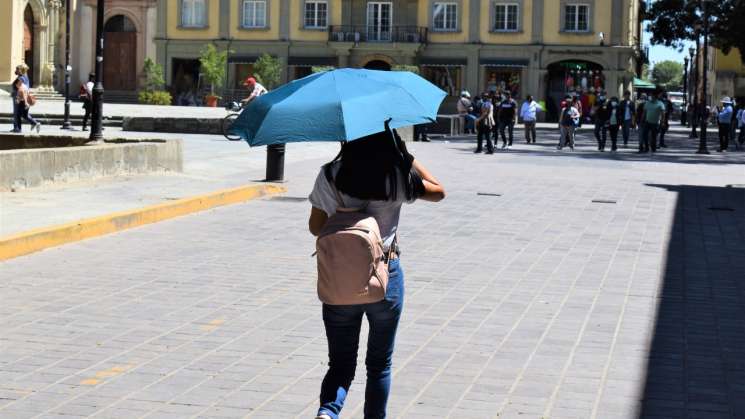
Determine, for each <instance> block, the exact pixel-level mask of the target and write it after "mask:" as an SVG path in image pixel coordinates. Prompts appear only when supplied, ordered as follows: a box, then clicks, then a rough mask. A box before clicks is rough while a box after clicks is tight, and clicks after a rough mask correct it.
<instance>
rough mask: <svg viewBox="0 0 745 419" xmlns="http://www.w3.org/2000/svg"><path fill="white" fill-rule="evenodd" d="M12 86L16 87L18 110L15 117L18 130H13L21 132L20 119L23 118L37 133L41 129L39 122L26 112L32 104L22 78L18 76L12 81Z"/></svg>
mask: <svg viewBox="0 0 745 419" xmlns="http://www.w3.org/2000/svg"><path fill="white" fill-rule="evenodd" d="M13 86H14V87H15V88H16V89H17V93H16V98H15V102H16V107H17V111H18V114H17V118H16V124H17V125H18V131H15V132H21V120H22V119H25V120H26V121H28V122H29V123H30V124H31V125H32V127H31V129H32V130H34V129H35V130H36V133H37V134H38V133H39V131H40V130H41V124H40V123H39V122H38V121H36V120H35V119H34V118H33V117H32V116H31V115H29V113H28V110H29V108H30V107H31V105H32V104H33V103H32V101H31V100H32V99H31V95H30V93H29V90H28V87H27V86H26V85H25V84H24V83H23V80H21V78H20V77H19V78H17V79H16V80H15V81H14V82H13Z"/></svg>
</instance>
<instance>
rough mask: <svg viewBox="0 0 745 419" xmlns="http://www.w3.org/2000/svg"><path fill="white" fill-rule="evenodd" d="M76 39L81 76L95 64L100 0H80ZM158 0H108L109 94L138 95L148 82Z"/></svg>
mask: <svg viewBox="0 0 745 419" xmlns="http://www.w3.org/2000/svg"><path fill="white" fill-rule="evenodd" d="M78 2H79V3H80V5H79V7H78V9H77V11H76V22H78V25H77V27H76V31H75V41H74V42H73V45H76V46H77V48H78V49H79V54H78V55H79V57H80V62H79V67H78V71H77V78H78V79H80V80H84V79H86V78H87V75H88V74H89V73H90V72H92V71H93V70H94V68H95V57H94V55H95V36H96V13H97V10H96V4H97V2H96V0H78ZM156 5H157V0H106V3H105V9H104V22H105V23H104V45H105V48H104V72H103V80H104V87H105V89H106V91H107V93H106V95H107V97H108V98H111V97H112V96H117V95H127V94H129V95H130V96H134V94H135V92H136V91H137V89H138V88H139V87H140V86H142V83H143V82H144V74H143V73H142V69H143V64H144V62H145V58H151V59H153V60H155V44H154V43H153V38H154V37H155V32H156V24H157V18H156V11H157V7H156Z"/></svg>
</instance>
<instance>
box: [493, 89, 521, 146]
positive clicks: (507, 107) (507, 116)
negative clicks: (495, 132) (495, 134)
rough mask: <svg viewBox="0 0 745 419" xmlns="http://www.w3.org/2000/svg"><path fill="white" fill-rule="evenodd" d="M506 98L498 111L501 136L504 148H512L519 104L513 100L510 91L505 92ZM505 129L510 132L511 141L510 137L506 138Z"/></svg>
mask: <svg viewBox="0 0 745 419" xmlns="http://www.w3.org/2000/svg"><path fill="white" fill-rule="evenodd" d="M504 96H505V97H504V100H502V102H501V103H500V104H499V107H498V109H497V111H498V112H499V113H498V120H499V134H500V135H501V136H502V148H508V147H512V138H513V133H514V130H515V123H517V102H515V100H514V99H512V95H511V94H510V92H509V91H507V92H505V93H504ZM505 129H507V130H508V133H509V141H508V136H505V132H504V131H505ZM495 142H496V138H495Z"/></svg>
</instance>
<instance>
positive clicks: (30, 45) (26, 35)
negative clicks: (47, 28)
mask: <svg viewBox="0 0 745 419" xmlns="http://www.w3.org/2000/svg"><path fill="white" fill-rule="evenodd" d="M23 61H24V62H25V63H26V65H27V66H28V80H29V82H30V83H31V86H33V85H34V11H33V10H31V5H26V10H24V12H23Z"/></svg>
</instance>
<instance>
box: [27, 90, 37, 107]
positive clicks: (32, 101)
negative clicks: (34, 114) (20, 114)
mask: <svg viewBox="0 0 745 419" xmlns="http://www.w3.org/2000/svg"><path fill="white" fill-rule="evenodd" d="M26 104H28V106H34V105H36V96H35V95H34V94H33V93H31V91H29V92H28V94H27V95H26Z"/></svg>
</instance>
